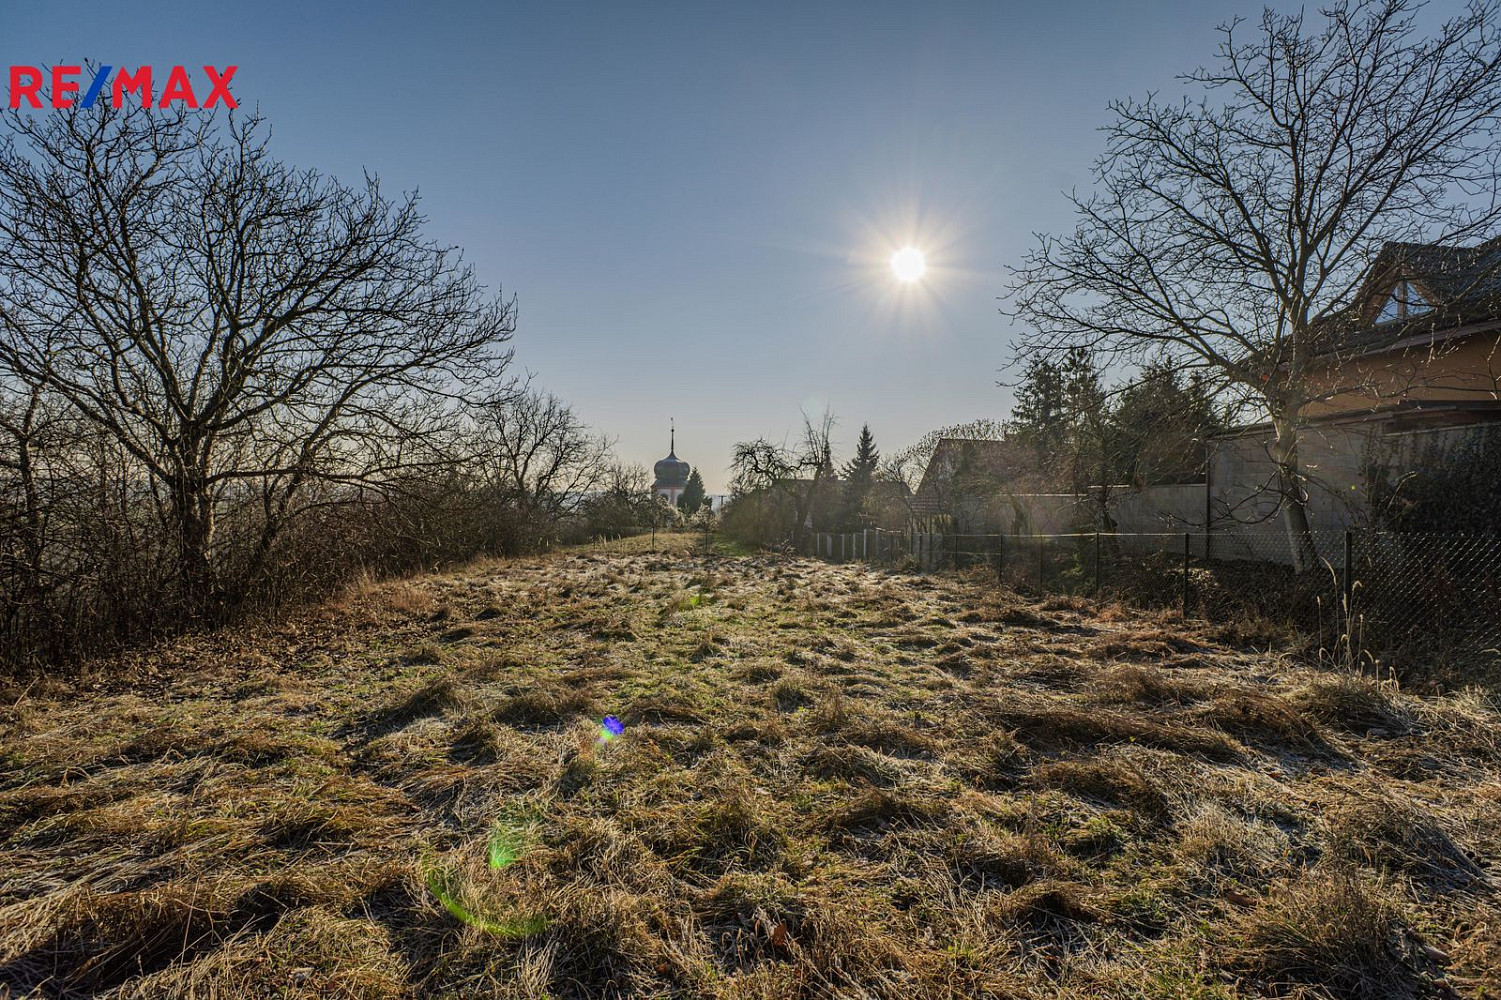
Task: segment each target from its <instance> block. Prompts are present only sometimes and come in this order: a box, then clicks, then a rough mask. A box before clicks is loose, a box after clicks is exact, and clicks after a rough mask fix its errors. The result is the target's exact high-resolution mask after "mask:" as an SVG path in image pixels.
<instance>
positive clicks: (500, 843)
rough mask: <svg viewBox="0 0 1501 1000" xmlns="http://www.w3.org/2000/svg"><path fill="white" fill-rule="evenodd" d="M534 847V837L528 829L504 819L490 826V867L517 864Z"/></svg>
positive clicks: (488, 852)
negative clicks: (515, 825) (529, 833)
mask: <svg viewBox="0 0 1501 1000" xmlns="http://www.w3.org/2000/svg"><path fill="white" fill-rule="evenodd" d="M531 849H532V838H531V837H530V836H529V835H528V833H527V831H525V830H521V829H517V828H516V827H514V826H512V825H511V824H509V823H507V822H505V821H504V820H497V821H496V823H495V825H494V826H492V827H491V828H490V842H489V846H488V849H487V850H486V856H487V857H488V858H489V861H490V867H491V868H494V869H500V868H504V867H506V866H507V865H510V864H515V863H516V862H517V861H520V860H521V859H522V858H524V857H526V855H527V853H528V852H530V851H531Z"/></svg>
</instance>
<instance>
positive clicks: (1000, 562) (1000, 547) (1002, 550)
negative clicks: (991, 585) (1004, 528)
mask: <svg viewBox="0 0 1501 1000" xmlns="http://www.w3.org/2000/svg"><path fill="white" fill-rule="evenodd" d="M995 579H996V582H997V583H1005V582H1006V536H1005V535H996V536H995Z"/></svg>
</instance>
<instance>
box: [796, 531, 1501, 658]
mask: <svg viewBox="0 0 1501 1000" xmlns="http://www.w3.org/2000/svg"><path fill="white" fill-rule="evenodd" d="M806 552H807V554H809V555H814V556H817V557H819V558H823V559H829V560H833V561H864V562H875V563H883V564H887V565H906V566H909V567H911V568H913V569H917V570H923V571H933V570H976V569H983V570H984V571H986V572H987V573H989V574H993V575H994V578H995V580H996V581H997V583H999V584H1003V585H1005V586H1008V587H1012V588H1015V589H1017V590H1022V591H1029V590H1030V591H1036V592H1048V593H1065V594H1075V595H1081V596H1089V597H1102V598H1110V599H1117V600H1123V601H1127V602H1129V603H1133V604H1138V605H1143V606H1147V607H1171V608H1176V609H1177V610H1178V611H1179V612H1180V613H1181V614H1182V615H1183V616H1184V617H1186V618H1195V619H1204V620H1209V621H1219V622H1245V621H1259V622H1266V623H1271V624H1276V625H1280V626H1287V627H1290V628H1293V629H1296V630H1297V631H1298V632H1300V633H1302V634H1304V635H1306V636H1307V637H1308V638H1309V639H1310V640H1311V641H1313V642H1316V643H1317V647H1318V648H1319V649H1321V650H1324V651H1326V652H1327V653H1329V654H1330V655H1338V656H1340V657H1342V658H1343V657H1350V658H1352V659H1365V660H1370V659H1379V660H1381V661H1382V662H1391V661H1392V659H1393V658H1394V657H1395V658H1403V657H1408V656H1412V655H1421V654H1424V653H1427V654H1438V655H1449V654H1453V653H1463V654H1465V655H1467V656H1474V655H1482V656H1497V655H1498V653H1497V650H1498V647H1501V536H1497V535H1458V534H1418V533H1409V532H1401V533H1399V532H1346V531H1315V532H1312V533H1311V536H1310V537H1309V538H1308V539H1307V540H1306V541H1304V542H1301V543H1299V542H1295V541H1294V540H1293V537H1292V536H1290V535H1289V534H1288V533H1287V532H1285V531H1274V530H1263V531H1237V532H1208V533H1206V532H1202V531H1198V532H1157V533H1107V532H1081V533H1074V534H1035V535H1011V534H986V535H976V534H955V533H943V532H925V531H915V530H914V531H906V532H890V531H880V530H875V529H871V530H867V531H860V532H853V533H845V534H828V533H817V534H814V535H812V536H811V537H810V538H809V539H808V542H807V548H806Z"/></svg>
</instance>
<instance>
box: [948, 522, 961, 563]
mask: <svg viewBox="0 0 1501 1000" xmlns="http://www.w3.org/2000/svg"><path fill="white" fill-rule="evenodd" d="M949 548H950V549H952V550H953V551H952V552H950V553H949V556H950V557H951V558H952V559H953V561H954V569H955V570H958V569H959V532H957V531H952V532H949Z"/></svg>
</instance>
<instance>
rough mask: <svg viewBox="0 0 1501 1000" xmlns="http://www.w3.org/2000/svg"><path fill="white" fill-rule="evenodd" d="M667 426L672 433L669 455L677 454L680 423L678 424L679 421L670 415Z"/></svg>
mask: <svg viewBox="0 0 1501 1000" xmlns="http://www.w3.org/2000/svg"><path fill="white" fill-rule="evenodd" d="M667 426H668V428H670V433H671V434H672V438H671V443H670V444H668V446H667V454H669V455H676V454H677V453H678V424H677V421H676V420H674V419H672V418H671V417H668V418H667Z"/></svg>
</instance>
